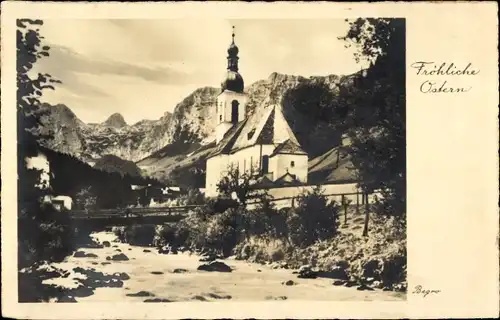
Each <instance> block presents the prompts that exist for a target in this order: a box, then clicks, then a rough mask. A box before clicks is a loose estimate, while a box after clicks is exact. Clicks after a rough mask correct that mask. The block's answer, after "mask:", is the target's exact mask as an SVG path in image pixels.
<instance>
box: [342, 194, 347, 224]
mask: <svg viewBox="0 0 500 320" xmlns="http://www.w3.org/2000/svg"><path fill="white" fill-rule="evenodd" d="M341 202H342V206H343V207H344V224H347V202H346V201H345V195H342V198H341Z"/></svg>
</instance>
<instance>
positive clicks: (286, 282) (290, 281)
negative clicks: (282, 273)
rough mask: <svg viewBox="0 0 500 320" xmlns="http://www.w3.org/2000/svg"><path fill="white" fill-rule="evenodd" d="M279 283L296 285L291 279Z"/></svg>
mask: <svg viewBox="0 0 500 320" xmlns="http://www.w3.org/2000/svg"><path fill="white" fill-rule="evenodd" d="M281 284H284V285H285V286H293V285H296V284H297V283H296V282H294V281H293V280H287V281H285V282H282V283H281Z"/></svg>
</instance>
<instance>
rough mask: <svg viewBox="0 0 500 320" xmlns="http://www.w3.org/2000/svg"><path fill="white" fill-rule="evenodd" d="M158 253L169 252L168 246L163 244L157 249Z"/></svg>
mask: <svg viewBox="0 0 500 320" xmlns="http://www.w3.org/2000/svg"><path fill="white" fill-rule="evenodd" d="M158 253H160V254H169V253H170V248H169V247H167V246H163V247H161V248H159V249H158Z"/></svg>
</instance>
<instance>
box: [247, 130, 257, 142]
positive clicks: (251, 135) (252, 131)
mask: <svg viewBox="0 0 500 320" xmlns="http://www.w3.org/2000/svg"><path fill="white" fill-rule="evenodd" d="M254 133H255V128H253V129H252V130H250V132H249V133H248V135H247V137H248V140H250V139H252V137H253V135H254Z"/></svg>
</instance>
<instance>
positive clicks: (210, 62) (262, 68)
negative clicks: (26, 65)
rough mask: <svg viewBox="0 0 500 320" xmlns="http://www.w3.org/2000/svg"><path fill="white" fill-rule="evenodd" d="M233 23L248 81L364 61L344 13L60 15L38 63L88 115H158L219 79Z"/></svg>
mask: <svg viewBox="0 0 500 320" xmlns="http://www.w3.org/2000/svg"><path fill="white" fill-rule="evenodd" d="M232 25H234V26H235V27H236V44H237V45H238V46H239V48H240V54H239V57H240V72H241V74H242V76H243V78H244V80H245V84H246V86H248V85H250V84H251V83H253V82H255V81H257V80H261V79H266V78H267V77H268V76H269V75H270V74H271V73H272V72H279V73H284V74H293V75H301V76H305V77H308V76H313V75H329V74H337V75H340V74H350V73H353V72H356V71H359V70H360V68H361V66H360V65H358V64H356V62H355V61H354V59H353V52H352V49H346V48H344V43H343V42H342V41H339V40H338V37H339V36H343V35H345V33H346V31H347V25H346V24H345V22H344V21H343V20H341V19H336V20H310V19H309V20H306V19H296V20H293V19H286V20H285V19H274V20H272V19H259V20H257V19H245V20H226V19H210V20H208V19H163V20H151V19H143V20H132V19H119V20H104V19H87V20H84V19H81V20H80V19H79V20H77V19H75V20H59V19H54V20H45V21H44V25H43V28H42V30H41V31H42V34H43V35H44V37H45V41H47V43H48V44H49V45H50V46H51V48H52V49H51V52H50V54H51V55H50V57H48V58H46V59H42V60H40V63H39V64H38V65H37V69H38V68H40V70H41V72H47V73H50V74H52V75H53V76H54V77H56V78H57V79H59V80H61V81H62V82H63V84H62V85H60V86H59V87H58V88H56V90H55V91H53V92H50V93H48V96H47V99H49V100H50V101H53V102H54V103H65V104H66V105H68V106H69V107H70V108H72V109H74V108H76V109H77V114H78V115H79V116H81V118H82V120H83V121H101V120H104V119H106V118H107V117H108V116H109V114H111V113H114V112H120V113H122V114H123V115H124V116H125V118H126V119H127V122H130V123H133V122H137V121H139V120H142V119H143V118H149V119H155V118H157V117H159V116H161V115H162V114H163V113H164V112H165V111H172V109H173V108H174V107H175V105H176V104H177V103H178V102H180V101H181V100H182V99H183V98H184V97H186V96H187V95H189V94H190V93H191V92H192V90H194V89H196V88H198V87H202V86H218V85H219V84H220V81H221V80H222V78H223V74H224V71H225V69H226V64H227V62H226V55H227V53H226V50H227V48H228V46H229V44H230V42H231V26H232ZM99 119H101V120H99Z"/></svg>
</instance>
